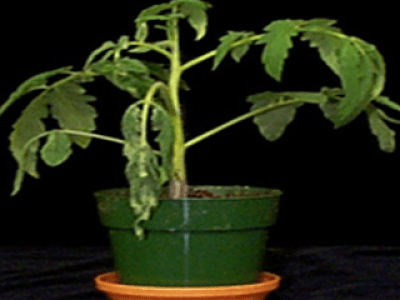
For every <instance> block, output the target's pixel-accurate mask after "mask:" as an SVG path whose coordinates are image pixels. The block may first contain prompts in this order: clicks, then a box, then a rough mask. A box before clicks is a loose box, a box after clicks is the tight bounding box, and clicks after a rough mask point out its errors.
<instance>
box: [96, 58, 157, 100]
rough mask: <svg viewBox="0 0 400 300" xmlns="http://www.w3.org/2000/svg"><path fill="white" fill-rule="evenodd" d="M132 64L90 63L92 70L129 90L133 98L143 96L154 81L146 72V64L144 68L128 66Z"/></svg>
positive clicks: (115, 62) (118, 62)
mask: <svg viewBox="0 0 400 300" xmlns="http://www.w3.org/2000/svg"><path fill="white" fill-rule="evenodd" d="M129 60H130V59H129ZM129 65H130V66H133V64H130V63H124V62H122V63H121V62H120V60H117V61H100V62H96V63H94V64H93V65H92V69H93V71H95V72H97V73H99V74H100V75H103V76H104V77H105V78H106V79H107V80H108V81H110V82H111V83H112V84H114V85H115V86H117V87H118V88H120V89H121V90H124V91H127V92H129V93H130V94H131V95H132V96H133V97H135V98H143V97H144V96H145V94H146V92H147V90H148V89H149V88H150V86H151V85H153V83H154V79H152V78H151V77H150V76H149V75H148V74H147V72H150V70H148V68H147V66H146V67H145V68H146V69H145V68H144V67H143V66H142V67H141V68H134V67H133V68H130V67H129Z"/></svg>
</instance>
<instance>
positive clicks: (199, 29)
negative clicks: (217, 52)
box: [173, 0, 211, 41]
mask: <svg viewBox="0 0 400 300" xmlns="http://www.w3.org/2000/svg"><path fill="white" fill-rule="evenodd" d="M173 3H176V4H180V5H179V11H180V12H182V13H183V14H184V15H186V16H187V18H188V22H189V24H190V26H192V28H193V29H194V30H196V33H197V35H196V41H198V40H201V39H202V38H203V37H204V36H205V34H206V31H207V25H208V17H207V13H206V10H207V9H208V8H209V7H211V5H210V4H208V3H206V2H203V1H196V0H186V1H175V2H173Z"/></svg>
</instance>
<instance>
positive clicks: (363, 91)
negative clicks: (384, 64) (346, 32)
mask: <svg viewBox="0 0 400 300" xmlns="http://www.w3.org/2000/svg"><path fill="white" fill-rule="evenodd" d="M374 76H375V75H374V65H373V63H372V62H371V60H370V59H369V57H368V56H367V55H365V54H364V53H363V52H362V51H360V48H359V47H358V46H357V44H355V43H353V42H352V41H347V42H346V43H345V44H344V45H343V47H342V48H341V49H340V54H339V77H340V79H341V82H342V86H343V89H344V92H345V96H344V99H343V101H341V102H340V103H339V105H338V107H337V113H338V114H337V119H336V120H335V121H334V123H335V127H336V128H338V127H341V126H344V125H346V124H348V123H349V122H351V121H352V120H353V119H355V118H356V117H357V116H358V115H359V114H360V113H361V112H362V111H364V109H365V108H366V107H367V105H368V104H369V103H370V102H371V101H372V96H373V95H372V92H373V91H374V89H375V87H374V85H375V83H376V82H375V81H374Z"/></svg>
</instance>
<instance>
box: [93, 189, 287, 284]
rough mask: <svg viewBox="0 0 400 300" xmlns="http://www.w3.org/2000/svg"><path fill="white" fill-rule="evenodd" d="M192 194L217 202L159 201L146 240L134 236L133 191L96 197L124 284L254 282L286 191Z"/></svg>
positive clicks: (118, 190) (222, 190) (107, 192)
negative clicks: (271, 227) (130, 193)
mask: <svg viewBox="0 0 400 300" xmlns="http://www.w3.org/2000/svg"><path fill="white" fill-rule="evenodd" d="M194 189H196V190H199V189H200V190H207V191H209V192H211V193H212V194H213V195H214V196H213V197H212V198H190V197H189V198H186V199H178V200H177V199H173V200H172V199H162V200H160V205H159V207H158V208H157V209H156V210H155V211H154V213H153V216H152V218H151V220H149V221H147V222H146V223H145V224H144V228H145V230H146V237H145V239H144V240H139V239H138V238H137V237H136V235H135V233H134V231H133V223H134V219H135V217H134V214H133V211H132V209H131V208H130V206H129V194H128V190H127V189H113V190H105V191H100V192H97V193H96V194H95V196H96V199H97V203H98V211H99V214H100V219H101V222H102V224H103V225H104V226H106V227H107V228H108V229H109V236H110V242H111V246H112V251H113V253H114V262H115V268H116V270H117V271H118V273H119V276H120V282H121V283H122V284H128V285H144V286H181V287H182V286H187V287H189V286H223V285H241V284H249V283H253V282H256V280H257V277H258V275H259V272H260V271H261V270H260V269H261V266H262V263H263V259H264V254H265V246H266V242H267V239H268V227H270V226H271V225H273V224H274V223H275V220H276V218H277V214H278V204H279V198H280V195H281V192H280V191H279V190H271V189H264V188H249V187H240V186H230V187H216V186H199V187H194ZM215 195H216V196H215ZM233 195H238V196H233Z"/></svg>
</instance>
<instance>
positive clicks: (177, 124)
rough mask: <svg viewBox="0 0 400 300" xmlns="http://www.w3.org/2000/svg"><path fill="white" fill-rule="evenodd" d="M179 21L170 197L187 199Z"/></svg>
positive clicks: (173, 28) (172, 93) (173, 69)
mask: <svg viewBox="0 0 400 300" xmlns="http://www.w3.org/2000/svg"><path fill="white" fill-rule="evenodd" d="M178 22H179V21H178V20H177V19H176V20H173V21H171V25H170V26H171V31H170V38H171V39H172V41H173V48H172V51H173V52H172V57H171V77H170V80H169V88H170V96H171V101H172V109H173V111H172V122H173V125H174V133H175V141H174V149H173V153H174V158H173V174H172V175H173V179H172V180H171V183H170V197H171V198H173V199H177V198H185V197H186V196H187V179H186V166H185V136H184V130H183V122H182V118H181V108H180V101H179V82H180V78H181V57H180V45H179V26H178Z"/></svg>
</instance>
